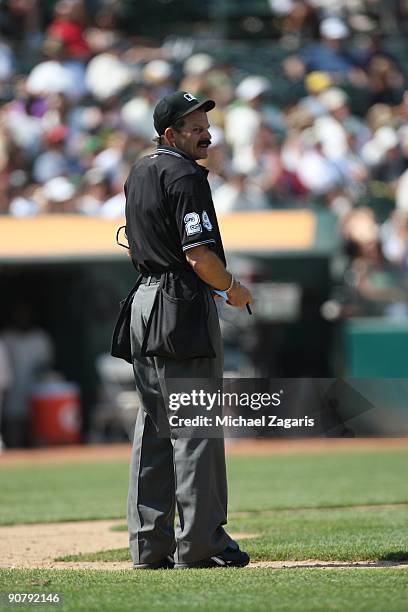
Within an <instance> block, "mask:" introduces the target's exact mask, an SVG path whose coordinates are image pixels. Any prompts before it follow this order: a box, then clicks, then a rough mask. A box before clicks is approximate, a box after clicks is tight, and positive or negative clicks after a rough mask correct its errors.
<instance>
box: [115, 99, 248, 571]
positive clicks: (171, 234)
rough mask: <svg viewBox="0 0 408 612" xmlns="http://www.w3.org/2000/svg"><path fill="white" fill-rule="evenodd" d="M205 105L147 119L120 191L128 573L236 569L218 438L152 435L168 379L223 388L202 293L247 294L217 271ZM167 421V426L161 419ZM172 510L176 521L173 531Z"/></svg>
mask: <svg viewBox="0 0 408 612" xmlns="http://www.w3.org/2000/svg"><path fill="white" fill-rule="evenodd" d="M214 106H215V102H214V101H213V100H204V101H199V100H198V99H197V98H196V97H195V96H193V95H192V94H190V93H188V92H185V91H178V92H176V93H174V94H172V95H169V96H166V97H165V98H163V99H162V100H160V101H159V103H158V104H157V106H156V108H155V110H154V126H155V129H156V131H157V133H158V138H157V139H156V140H157V143H158V146H157V150H156V151H155V152H154V153H153V154H151V155H148V156H146V157H143V158H142V159H140V160H139V161H138V162H137V163H136V164H135V165H134V166H133V167H132V170H131V172H130V175H129V177H128V179H127V181H126V184H125V193H126V233H127V237H128V241H129V248H130V256H131V258H132V261H133V264H134V265H135V266H136V268H137V270H138V271H139V273H140V276H139V281H138V287H137V290H136V292H135V294H134V298H133V303H132V306H131V326H130V333H131V336H130V339H131V351H132V361H133V369H134V374H135V381H136V388H137V392H138V395H139V398H140V401H141V405H142V407H143V410H139V413H138V417H137V421H136V426H135V434H134V443H133V449H132V458H131V465H130V483H129V496H128V529H129V542H130V551H131V554H132V558H133V563H134V567H135V568H137V569H159V568H169V569H170V568H173V567H175V568H180V569H181V568H190V567H225V566H229V567H231V566H235V567H243V566H245V565H247V564H248V562H249V557H248V555H247V554H246V553H245V552H243V551H241V550H240V549H239V546H238V544H237V543H236V542H235V541H234V540H232V539H231V538H230V536H229V535H228V534H227V533H226V531H225V530H224V528H223V525H225V523H226V521H227V481H226V470H225V454H224V440H223V439H222V438H221V439H220V438H219V437H218V438H194V437H190V438H180V437H178V436H177V435H168V436H163V435H160V432H159V425H158V424H159V422H160V420H163V418H164V419H166V402H165V398H166V380H167V381H169V379H177V378H183V379H188V380H190V379H197V378H206V379H212V380H215V379H221V378H222V374H223V349H222V340H221V335H220V328H219V321H218V314H217V309H216V306H215V303H214V299H213V295H212V292H211V289H219V290H223V291H226V292H227V295H228V303H229V304H230V305H231V306H235V307H238V308H243V307H245V305H246V304H248V303H251V301H252V297H251V294H250V292H249V291H248V289H247V288H246V287H244V286H243V285H241V284H240V283H239V282H238V281H237V280H235V279H234V278H233V276H232V275H231V274H230V273H229V272H228V271H227V269H226V262H225V255H224V250H223V246H222V240H221V236H220V232H219V228H218V222H217V217H216V214H215V210H214V205H213V202H212V199H211V191H210V187H209V184H208V181H207V170H205V168H203V167H202V166H200V165H199V164H197V163H196V160H199V159H205V158H206V157H207V148H208V146H209V145H210V144H211V137H210V134H209V127H210V126H209V124H208V119H207V112H208V111H210V110H212V109H213V108H214ZM166 422H167V419H166ZM176 506H177V511H178V516H179V522H178V524H177V526H176V528H175V529H174V520H175V509H176Z"/></svg>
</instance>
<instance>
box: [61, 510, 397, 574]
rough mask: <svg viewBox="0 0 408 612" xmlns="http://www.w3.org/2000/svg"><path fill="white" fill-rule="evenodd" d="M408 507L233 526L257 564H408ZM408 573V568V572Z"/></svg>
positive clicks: (111, 557) (96, 557)
mask: <svg viewBox="0 0 408 612" xmlns="http://www.w3.org/2000/svg"><path fill="white" fill-rule="evenodd" d="M407 524H408V507H396V508H381V509H378V508H374V507H373V508H368V509H364V510H363V509H353V510H307V511H306V510H302V511H295V512H293V511H284V512H274V513H271V514H270V515H268V516H262V515H258V514H256V513H253V514H252V515H251V516H248V517H245V518H232V519H231V520H230V521H229V522H228V529H229V531H231V532H247V533H255V534H257V536H256V537H254V538H250V539H245V540H242V541H241V545H242V547H243V548H244V549H245V550H247V551H248V553H249V554H250V556H251V559H252V560H253V561H261V560H293V561H301V560H305V559H321V560H324V561H359V560H365V561H368V560H370V561H381V560H394V561H396V560H398V561H408V533H407V530H406V525H407ZM59 560H60V561H78V560H83V561H129V562H130V556H129V551H128V549H125V548H124V549H117V550H110V551H106V550H105V551H101V552H98V553H92V554H87V555H70V556H66V557H61V558H60V559H59ZM407 569H408V566H407Z"/></svg>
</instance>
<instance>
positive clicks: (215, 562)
mask: <svg viewBox="0 0 408 612" xmlns="http://www.w3.org/2000/svg"><path fill="white" fill-rule="evenodd" d="M248 563H249V555H248V554H247V553H246V552H244V551H242V550H239V548H238V549H234V548H231V547H228V548H226V549H225V550H223V551H222V552H220V553H218V554H217V555H213V556H212V557H210V558H209V559H203V560H202V561H192V562H191V563H176V564H175V566H174V569H189V568H194V567H201V568H205V567H245V566H246V565H248Z"/></svg>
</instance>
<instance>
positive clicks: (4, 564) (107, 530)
mask: <svg viewBox="0 0 408 612" xmlns="http://www.w3.org/2000/svg"><path fill="white" fill-rule="evenodd" d="M121 524H123V520H122V519H118V520H109V521H108V520H103V521H69V522H65V523H41V524H37V525H13V526H8V527H0V569H1V568H7V569H21V568H48V569H94V570H132V564H131V562H130V561H55V559H56V558H58V557H62V556H66V555H75V554H79V553H93V552H99V551H101V550H109V549H112V548H126V547H127V545H128V535H127V532H126V531H112V527H115V526H116V525H121ZM231 535H232V537H233V538H236V539H238V540H243V539H245V538H248V537H253V536H254V535H255V534H249V533H232V534H231ZM248 567H249V569H252V568H260V567H262V568H264V567H268V568H274V569H280V568H295V567H303V568H305V567H309V568H325V569H330V568H381V567H382V568H384V567H398V568H401V569H403V568H406V569H407V568H408V564H407V563H405V564H404V563H393V562H390V561H381V562H372V561H358V562H354V563H347V562H344V561H320V560H317V559H308V560H306V561H259V562H255V563H251V564H250V565H249V566H248Z"/></svg>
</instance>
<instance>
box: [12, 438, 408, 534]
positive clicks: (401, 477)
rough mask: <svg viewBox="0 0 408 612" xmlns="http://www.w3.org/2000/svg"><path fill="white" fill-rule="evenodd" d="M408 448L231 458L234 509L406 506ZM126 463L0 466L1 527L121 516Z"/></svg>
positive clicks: (125, 482)
mask: <svg viewBox="0 0 408 612" xmlns="http://www.w3.org/2000/svg"><path fill="white" fill-rule="evenodd" d="M407 462H408V451H405V450H401V449H396V450H381V451H376V452H357V451H350V452H349V453H347V454H346V453H344V452H342V453H318V454H314V455H292V456H286V455H273V456H267V457H262V456H257V457H244V456H242V457H241V456H236V457H230V458H229V460H228V471H229V509H230V512H236V511H261V510H273V509H285V508H288V509H291V508H320V507H338V506H352V505H359V504H384V503H403V502H408V479H407V478H406V466H407ZM127 479H128V466H127V464H126V463H125V462H114V463H83V464H58V465H32V466H16V467H7V469H5V468H1V469H0V490H1V505H0V524H3V525H7V524H13V523H36V522H53V521H64V520H84V519H98V518H99V519H103V518H121V517H122V518H123V517H124V516H125V513H126V495H127Z"/></svg>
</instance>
